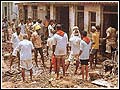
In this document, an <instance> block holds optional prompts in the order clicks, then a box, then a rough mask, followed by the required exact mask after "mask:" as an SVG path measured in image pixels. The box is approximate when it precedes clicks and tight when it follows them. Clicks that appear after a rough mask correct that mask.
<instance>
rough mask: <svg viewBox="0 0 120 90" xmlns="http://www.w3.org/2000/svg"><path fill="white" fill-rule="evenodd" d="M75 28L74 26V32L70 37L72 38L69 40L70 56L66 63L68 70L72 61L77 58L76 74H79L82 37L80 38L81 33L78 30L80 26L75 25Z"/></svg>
mask: <svg viewBox="0 0 120 90" xmlns="http://www.w3.org/2000/svg"><path fill="white" fill-rule="evenodd" d="M73 28H74V29H73V32H74V33H72V34H71V35H72V36H71V37H70V40H69V43H70V46H69V47H70V55H69V58H68V63H67V64H66V71H67V69H68V67H69V65H70V62H71V61H74V60H76V70H75V72H74V74H77V69H78V67H79V51H80V41H81V38H80V33H79V31H78V27H77V26H74V27H73Z"/></svg>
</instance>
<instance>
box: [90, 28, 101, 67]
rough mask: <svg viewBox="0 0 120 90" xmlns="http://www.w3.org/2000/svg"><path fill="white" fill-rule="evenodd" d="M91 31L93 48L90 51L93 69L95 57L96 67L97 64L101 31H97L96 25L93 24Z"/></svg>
mask: <svg viewBox="0 0 120 90" xmlns="http://www.w3.org/2000/svg"><path fill="white" fill-rule="evenodd" d="M91 32H92V49H91V53H90V67H91V69H93V66H92V64H93V63H94V59H95V67H96V64H97V52H98V50H99V33H98V32H97V29H96V27H95V26H92V29H91ZM94 57H95V58H94Z"/></svg>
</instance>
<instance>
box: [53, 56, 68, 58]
mask: <svg viewBox="0 0 120 90" xmlns="http://www.w3.org/2000/svg"><path fill="white" fill-rule="evenodd" d="M55 57H56V58H65V57H66V55H55Z"/></svg>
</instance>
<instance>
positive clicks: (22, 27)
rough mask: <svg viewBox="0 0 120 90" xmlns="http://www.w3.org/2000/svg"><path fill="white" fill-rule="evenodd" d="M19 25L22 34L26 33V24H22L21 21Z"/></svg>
mask: <svg viewBox="0 0 120 90" xmlns="http://www.w3.org/2000/svg"><path fill="white" fill-rule="evenodd" d="M18 26H20V27H21V31H20V32H21V33H22V34H26V32H25V24H21V23H20V24H19V25H18Z"/></svg>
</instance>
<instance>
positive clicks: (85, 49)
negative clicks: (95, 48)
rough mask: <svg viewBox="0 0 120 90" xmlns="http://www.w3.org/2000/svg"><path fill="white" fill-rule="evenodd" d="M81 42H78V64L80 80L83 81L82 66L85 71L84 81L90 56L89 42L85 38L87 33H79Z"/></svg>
mask: <svg viewBox="0 0 120 90" xmlns="http://www.w3.org/2000/svg"><path fill="white" fill-rule="evenodd" d="M81 37H82V40H81V42H80V53H79V56H80V62H81V71H82V80H84V65H85V70H86V80H87V79H88V61H89V56H90V49H91V41H90V39H89V38H88V37H87V32H86V31H82V33H81Z"/></svg>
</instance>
